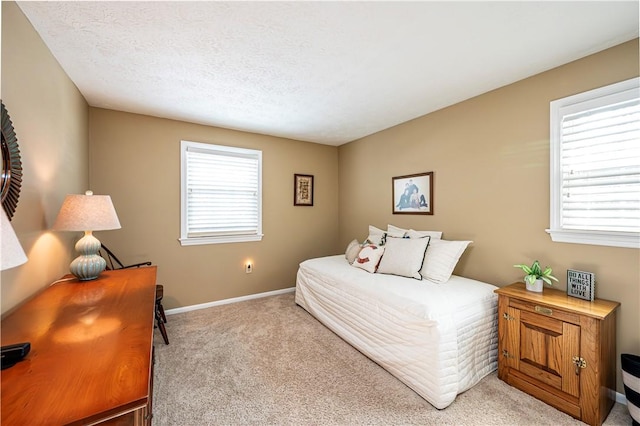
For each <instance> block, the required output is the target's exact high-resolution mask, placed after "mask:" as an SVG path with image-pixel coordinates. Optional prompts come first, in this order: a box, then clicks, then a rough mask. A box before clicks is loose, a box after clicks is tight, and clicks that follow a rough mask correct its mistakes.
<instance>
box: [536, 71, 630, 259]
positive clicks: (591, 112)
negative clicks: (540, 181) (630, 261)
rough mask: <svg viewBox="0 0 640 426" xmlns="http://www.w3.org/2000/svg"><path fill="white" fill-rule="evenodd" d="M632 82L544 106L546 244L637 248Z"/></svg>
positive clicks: (613, 85)
mask: <svg viewBox="0 0 640 426" xmlns="http://www.w3.org/2000/svg"><path fill="white" fill-rule="evenodd" d="M639 93H640V90H639V79H638V78H634V79H631V80H627V81H623V82H621V83H616V84H612V85H610V86H606V87H602V88H599V89H595V90H591V91H589V92H585V93H580V94H578V95H574V96H570V97H568V98H564V99H559V100H556V101H553V102H551V135H550V136H551V229H548V230H547V232H549V233H550V234H551V238H552V240H553V241H559V242H568V243H581V244H596V245H605V246H615V247H631V248H640V94H639Z"/></svg>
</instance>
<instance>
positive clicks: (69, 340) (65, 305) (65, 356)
mask: <svg viewBox="0 0 640 426" xmlns="http://www.w3.org/2000/svg"><path fill="white" fill-rule="evenodd" d="M155 283H156V267H155V266H152V267H144V268H136V269H122V270H117V271H105V272H103V273H102V274H101V275H100V277H99V278H98V279H96V280H93V281H85V282H80V281H77V280H75V279H74V280H73V281H68V282H61V283H58V284H55V285H53V286H51V287H48V288H46V289H45V290H43V291H42V292H41V293H39V294H37V295H36V296H35V297H34V298H32V299H30V300H28V301H27V302H25V304H24V305H22V306H20V307H19V308H18V309H16V310H15V311H14V312H11V313H10V314H9V315H8V316H7V317H6V318H3V319H2V345H9V344H13V343H19V342H25V341H28V342H31V352H30V353H29V354H28V355H27V357H26V358H25V359H24V360H23V361H21V362H19V363H17V364H16V365H15V366H13V367H10V368H8V369H6V370H2V372H1V373H0V374H1V376H2V394H1V400H2V413H1V418H2V420H1V423H2V424H3V425H27V424H28V425H45V424H46V425H67V424H72V425H81V424H82V425H87V424H95V423H100V422H103V421H106V420H109V419H115V418H117V420H116V421H117V422H118V424H121V423H123V424H136V425H137V424H150V415H148V414H149V413H148V411H149V410H148V405H150V403H151V392H152V390H151V380H152V377H153V372H152V367H153V366H152V359H151V357H152V350H153V349H152V345H153V322H154V317H153V312H154V306H155Z"/></svg>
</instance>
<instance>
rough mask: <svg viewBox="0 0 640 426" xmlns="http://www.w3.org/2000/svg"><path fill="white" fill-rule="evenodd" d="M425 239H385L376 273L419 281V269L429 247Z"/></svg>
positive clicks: (427, 238) (427, 239) (427, 240)
mask: <svg viewBox="0 0 640 426" xmlns="http://www.w3.org/2000/svg"><path fill="white" fill-rule="evenodd" d="M429 239H430V238H429V237H426V238H415V239H409V238H387V244H386V245H385V246H384V256H382V260H380V265H379V266H378V270H377V272H378V273H380V274H391V275H400V276H402V277H408V278H415V279H416V280H421V279H422V275H420V268H421V267H422V262H423V260H424V255H425V251H427V246H428V245H429Z"/></svg>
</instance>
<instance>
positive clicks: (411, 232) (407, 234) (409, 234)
mask: <svg viewBox="0 0 640 426" xmlns="http://www.w3.org/2000/svg"><path fill="white" fill-rule="evenodd" d="M387 233H388V234H389V235H390V236H393V237H395V236H401V237H404V238H424V237H431V238H438V239H440V238H442V232H441V231H416V230H415V229H403V228H398V227H397V226H393V225H387Z"/></svg>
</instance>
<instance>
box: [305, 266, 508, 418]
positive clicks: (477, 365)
mask: <svg viewBox="0 0 640 426" xmlns="http://www.w3.org/2000/svg"><path fill="white" fill-rule="evenodd" d="M496 288H497V287H495V286H493V285H490V284H486V283H482V282H480V281H475V280H471V279H468V278H463V277H459V276H455V275H454V276H452V277H451V279H450V280H449V281H448V282H447V283H445V284H436V283H432V282H430V281H427V280H422V281H419V280H415V279H412V278H404V277H398V276H394V275H384V274H370V273H368V272H366V271H363V270H362V269H359V268H354V267H352V266H351V265H349V263H348V262H347V261H346V259H345V258H344V256H343V255H339V256H330V257H323V258H318V259H311V260H307V261H304V262H302V263H301V264H300V268H299V270H298V276H297V280H296V299H295V300H296V303H297V304H298V305H300V306H302V307H303V308H304V309H306V310H307V311H308V312H309V313H310V314H312V315H313V316H314V317H316V318H317V319H318V320H319V321H321V322H322V323H323V324H324V325H326V326H327V327H329V328H330V329H331V330H332V331H334V332H335V333H336V334H338V335H339V336H340V337H342V338H343V339H344V340H346V341H347V342H349V343H350V344H351V345H353V346H354V347H355V348H357V349H358V350H359V351H361V352H362V353H364V354H365V355H366V356H368V357H369V358H371V359H372V360H374V361H375V362H377V363H378V364H379V365H380V366H382V367H383V368H385V369H386V370H387V371H389V372H390V373H391V374H393V375H394V376H396V377H397V378H398V379H400V380H401V381H402V382H403V383H405V384H406V385H407V386H409V387H410V388H412V389H413V390H414V391H415V392H417V393H418V394H419V395H420V396H422V397H423V398H424V399H426V400H427V401H429V402H430V403H431V404H432V405H433V406H434V407H436V408H440V409H441V408H445V407H447V406H448V405H449V404H451V403H452V402H453V401H454V399H455V397H456V395H458V394H459V393H461V392H463V391H465V390H467V389H469V388H470V387H472V386H473V385H475V384H476V383H478V382H479V381H480V379H482V378H483V377H484V376H486V375H487V374H489V373H491V372H492V371H494V370H495V369H496V368H497V348H498V326H497V296H496V295H495V294H494V293H493V290H495V289H496Z"/></svg>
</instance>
